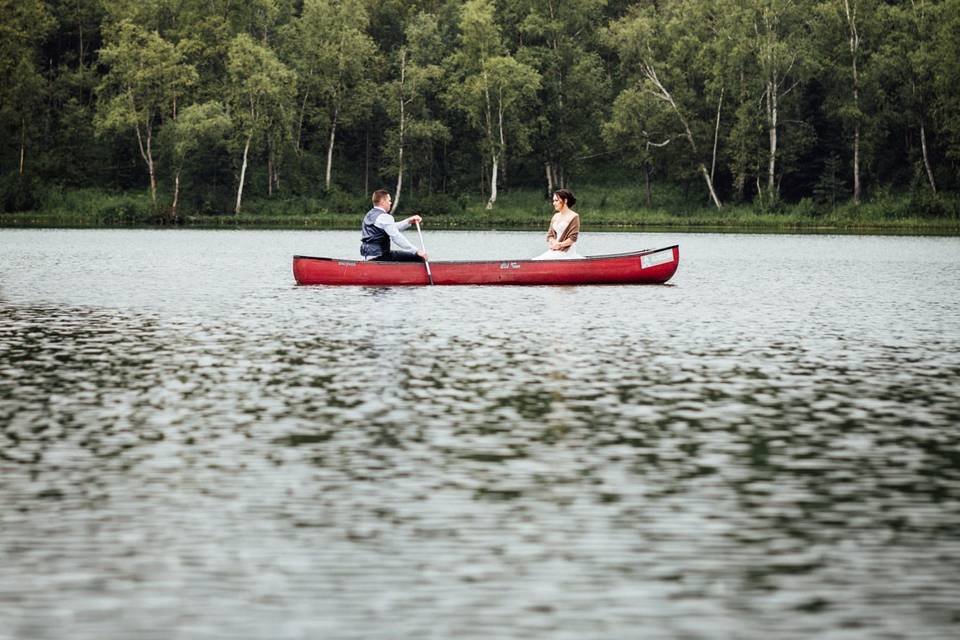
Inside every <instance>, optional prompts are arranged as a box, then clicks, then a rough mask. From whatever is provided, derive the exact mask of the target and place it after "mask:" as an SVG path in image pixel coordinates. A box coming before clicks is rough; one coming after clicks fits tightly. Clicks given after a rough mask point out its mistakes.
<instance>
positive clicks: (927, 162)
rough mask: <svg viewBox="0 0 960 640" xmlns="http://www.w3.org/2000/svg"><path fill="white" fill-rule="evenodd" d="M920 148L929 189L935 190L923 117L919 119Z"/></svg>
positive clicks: (935, 185)
mask: <svg viewBox="0 0 960 640" xmlns="http://www.w3.org/2000/svg"><path fill="white" fill-rule="evenodd" d="M920 149H921V150H922V151H923V166H924V167H925V168H926V170H927V180H929V181H930V189H932V190H933V192H934V193H936V192H937V184H936V182H934V181H933V168H931V166H930V156H928V155H927V131H926V129H925V128H924V126H923V118H921V119H920Z"/></svg>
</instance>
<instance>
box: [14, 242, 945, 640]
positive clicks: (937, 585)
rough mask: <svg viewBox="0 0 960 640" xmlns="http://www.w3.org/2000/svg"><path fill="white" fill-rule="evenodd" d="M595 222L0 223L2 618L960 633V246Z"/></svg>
mask: <svg viewBox="0 0 960 640" xmlns="http://www.w3.org/2000/svg"><path fill="white" fill-rule="evenodd" d="M425 238H426V240H427V248H428V249H429V250H430V251H431V255H432V257H434V258H435V259H465V258H517V257H524V256H531V255H535V254H536V253H539V252H540V251H542V236H541V234H539V233H524V232H518V233H495V232H469V233H468V232H428V233H427V235H426V236H425ZM582 238H583V239H582V241H581V243H580V245H579V247H580V249H581V251H582V252H583V253H586V254H599V253H611V252H618V251H627V250H633V249H638V248H646V247H650V248H654V247H659V246H666V245H670V244H675V243H679V244H680V247H681V264H680V269H679V270H678V272H677V275H676V276H675V277H674V279H673V280H672V282H671V284H670V285H668V286H649V287H642V286H625V287H619V286H617V287H552V288H550V287H544V288H540V287H536V288H506V287H505V288H498V287H492V288H477V287H441V288H412V289H375V288H326V287H296V286H295V285H294V283H293V279H292V276H291V272H290V256H291V255H292V254H294V253H300V254H307V255H328V256H343V257H349V256H353V255H354V254H355V252H356V246H355V245H356V234H354V233H349V232H326V233H323V232H309V233H308V232H289V231H286V232H283V231H191V230H176V231H130V230H112V231H105V230H84V231H65V230H9V229H3V230H0V505H2V506H0V638H3V639H6V638H16V639H48V638H49V639H54V638H57V639H59V638H70V639H71V640H82V639H98V640H99V639H121V638H164V639H166V638H190V639H194V638H244V639H245V638H250V639H253V638H336V639H339V638H345V639H353V638H356V639H368V638H404V639H406V638H411V639H412V638H417V639H419V638H440V639H445V638H571V639H574V638H576V639H581V638H813V637H831V638H864V637H891V638H894V637H902V638H945V637H957V635H958V634H960V431H958V424H960V239H958V238H923V237H919V238H918V237H875V236H872V237H857V236H853V237H851V236H785V235H689V234H631V233H609V234H601V233H585V234H584V235H583V237H582Z"/></svg>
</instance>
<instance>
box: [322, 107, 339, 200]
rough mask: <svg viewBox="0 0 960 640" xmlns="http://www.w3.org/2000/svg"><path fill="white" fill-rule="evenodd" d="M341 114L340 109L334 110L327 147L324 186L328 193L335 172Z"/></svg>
mask: <svg viewBox="0 0 960 640" xmlns="http://www.w3.org/2000/svg"><path fill="white" fill-rule="evenodd" d="M339 114H340V107H339V106H337V107H335V108H334V110H333V122H332V123H331V124H330V144H329V145H328V146H327V173H326V179H325V181H324V184H325V185H326V188H327V191H329V190H330V174H331V172H332V170H333V144H334V142H335V141H336V139H337V116H338V115H339Z"/></svg>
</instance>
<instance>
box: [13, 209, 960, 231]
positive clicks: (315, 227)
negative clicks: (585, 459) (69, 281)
mask: <svg viewBox="0 0 960 640" xmlns="http://www.w3.org/2000/svg"><path fill="white" fill-rule="evenodd" d="M422 215H423V216H424V224H423V228H424V229H425V230H426V229H432V230H439V231H540V230H542V228H544V227H545V225H546V220H548V219H549V218H548V217H547V216H544V217H543V219H542V220H541V219H537V218H533V217H527V216H524V217H523V218H516V217H513V216H509V215H489V216H485V215H481V216H470V215H456V216H450V215H435V216H431V215H430V214H429V213H423V214H422ZM581 216H582V217H583V218H584V219H585V220H587V221H590V224H589V225H588V226H587V228H586V229H585V232H586V231H591V232H616V231H634V232H650V233H657V232H685V233H783V234H798V233H799V234H833V233H836V234H844V235H847V234H849V235H860V234H863V235H876V234H891V235H894V234H895V235H942V236H960V220H929V219H923V218H906V219H894V220H824V219H816V220H797V219H794V218H793V216H782V218H787V219H781V220H776V219H770V218H776V217H777V216H773V215H770V216H764V217H763V218H761V219H758V218H756V217H753V216H750V217H749V219H736V217H725V218H724V219H722V220H710V219H708V218H706V217H689V218H679V217H678V218H677V219H674V220H664V219H663V218H661V217H659V216H658V217H657V219H655V220H643V219H642V217H641V219H638V220H634V221H627V220H623V219H619V220H610V219H604V218H607V216H606V215H603V214H600V215H597V216H596V217H595V218H594V219H593V220H592V221H591V215H590V213H589V212H586V213H581ZM354 217H356V218H357V220H359V217H360V216H359V215H357V216H350V215H330V214H320V215H316V216H276V215H257V214H247V215H243V214H242V215H241V216H240V217H239V218H235V217H233V216H186V217H184V219H182V220H181V221H179V222H177V223H159V222H149V221H143V220H129V221H126V220H113V219H105V216H99V215H95V214H94V215H80V214H78V215H59V214H44V213H4V214H0V229H206V230H212V229H224V230H226V229H250V230H256V229H276V230H283V229H287V230H309V231H353V230H356V228H357V226H358V224H359V222H358V221H357V220H354V219H353V218H354ZM618 217H619V216H618Z"/></svg>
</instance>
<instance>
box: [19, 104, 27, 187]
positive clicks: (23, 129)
mask: <svg viewBox="0 0 960 640" xmlns="http://www.w3.org/2000/svg"><path fill="white" fill-rule="evenodd" d="M26 153H27V121H26V119H25V118H21V119H20V175H21V176H22V175H23V164H24V158H25V157H26Z"/></svg>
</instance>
